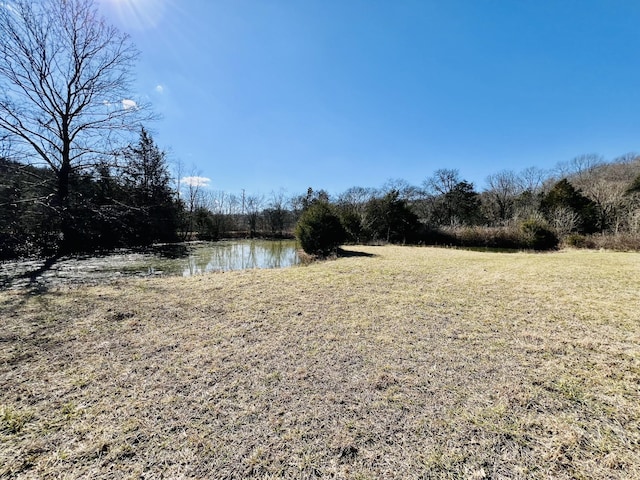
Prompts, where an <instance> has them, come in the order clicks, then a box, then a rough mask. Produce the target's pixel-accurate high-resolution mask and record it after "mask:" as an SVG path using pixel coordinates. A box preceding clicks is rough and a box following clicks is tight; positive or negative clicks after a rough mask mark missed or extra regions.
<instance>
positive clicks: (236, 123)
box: [99, 0, 640, 194]
mask: <svg viewBox="0 0 640 480" xmlns="http://www.w3.org/2000/svg"><path fill="white" fill-rule="evenodd" d="M99 4H100V6H101V9H102V11H103V13H105V15H106V16H107V17H108V19H109V20H110V21H111V22H112V23H114V24H115V25H116V26H118V27H119V28H120V29H121V30H123V31H125V32H127V33H129V34H130V35H131V37H132V40H133V42H134V43H135V45H136V46H137V48H138V49H139V50H140V52H141V56H140V61H139V63H138V65H137V67H136V71H135V73H136V84H135V88H137V89H138V91H137V94H138V96H139V97H140V98H143V99H147V100H149V101H150V102H151V103H152V104H153V107H154V109H155V111H157V112H158V113H159V114H161V116H162V119H161V120H159V121H157V122H155V123H154V124H153V125H150V129H151V130H152V132H153V133H154V138H155V140H156V142H157V143H158V144H159V145H160V146H161V147H162V148H164V149H165V150H167V151H168V152H169V154H170V158H171V160H172V161H180V162H181V163H182V164H183V165H184V170H185V171H187V173H192V172H195V173H197V174H198V175H200V176H203V177H207V178H209V179H211V181H210V187H209V188H212V189H215V190H224V191H227V192H231V193H238V192H240V191H241V190H242V189H245V190H246V191H247V192H248V193H263V194H268V193H269V192H271V191H276V190H280V189H284V190H285V191H286V192H288V193H290V194H295V193H300V192H304V191H306V189H307V187H309V186H311V187H313V188H314V189H320V188H324V189H326V190H328V191H329V192H330V193H332V194H337V193H340V192H342V191H344V190H346V189H347V188H349V187H351V186H365V187H380V186H382V185H383V184H384V183H385V181H386V180H388V179H391V178H402V179H405V180H407V181H408V182H410V183H411V184H415V185H419V184H420V183H422V181H423V180H425V179H426V178H428V177H429V176H431V175H432V174H433V172H434V171H435V170H436V169H439V168H454V169H458V170H459V171H460V174H461V177H462V178H465V179H467V180H469V181H472V182H474V184H475V185H476V187H477V188H478V189H482V188H483V187H484V186H485V178H486V177H487V175H489V174H492V173H496V172H498V171H500V170H504V169H510V170H514V171H516V172H517V171H520V170H522V169H524V168H526V167H530V166H536V167H539V168H543V169H550V168H553V167H554V166H555V165H556V164H557V163H558V162H562V161H568V160H570V159H571V158H573V157H575V156H578V155H580V154H585V153H597V154H600V155H602V156H604V157H605V158H606V159H613V158H614V157H617V156H619V155H623V154H625V153H628V152H632V151H638V150H640V147H639V145H638V140H639V133H640V114H639V110H640V109H639V106H640V80H639V79H640V31H639V30H638V25H640V2H638V1H636V0H628V1H625V0H609V1H606V0H601V1H593V0H575V1H570V0H553V1H545V0H537V1H536V0H438V1H432V0H99Z"/></svg>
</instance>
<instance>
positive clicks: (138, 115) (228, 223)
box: [0, 0, 640, 258]
mask: <svg viewBox="0 0 640 480" xmlns="http://www.w3.org/2000/svg"><path fill="white" fill-rule="evenodd" d="M0 38H2V40H3V41H2V42H0V258H12V257H16V256H29V255H59V254H64V253H74V252H83V251H95V250H100V249H112V248H116V247H130V246H143V245H149V244H151V243H154V242H171V241H176V240H191V239H203V240H213V239H218V238H221V237H225V236H238V235H242V236H250V237H255V236H269V237H283V236H292V235H293V234H294V233H297V234H298V237H299V238H300V239H301V241H302V243H303V246H305V244H306V246H305V249H307V250H308V251H310V252H311V253H319V254H322V255H326V254H328V253H330V251H331V250H335V248H336V245H337V243H340V242H353V243H362V242H397V243H435V244H447V245H470V246H495V247H511V248H552V247H554V246H555V245H557V243H558V242H559V241H561V240H562V241H565V242H567V243H570V244H575V245H585V246H590V245H592V244H593V242H595V241H596V240H594V239H596V238H597V239H600V240H598V241H600V242H601V241H602V240H601V239H602V238H615V239H617V240H616V241H619V239H621V238H622V239H626V240H625V242H622V243H624V245H622V244H619V245H618V246H622V247H624V246H625V245H626V246H627V247H628V246H631V247H633V248H637V247H638V243H639V242H638V240H637V239H638V236H639V233H640V160H639V158H638V157H637V156H635V155H626V156H624V157H621V158H618V159H615V160H613V161H609V162H607V161H605V160H604V159H603V158H601V157H599V156H597V155H582V156H579V157H576V158H575V159H573V160H572V161H570V162H566V163H564V164H562V165H559V166H558V168H557V169H556V170H555V171H554V172H552V173H550V172H544V171H542V170H540V169H537V168H528V169H526V170H523V171H521V172H513V171H508V170H505V171H501V172H498V173H495V174H492V175H490V176H489V177H488V178H487V188H486V189H484V190H483V191H478V190H477V189H476V187H475V186H474V185H473V183H471V182H469V181H467V180H465V179H464V178H463V177H461V175H460V173H459V171H458V170H455V169H449V168H444V169H439V170H436V171H435V172H434V173H433V174H432V175H431V176H430V177H429V178H427V179H425V180H424V181H422V183H421V184H419V185H412V184H410V183H409V182H407V181H405V180H391V181H389V182H387V184H385V185H384V186H382V187H381V188H379V189H373V188H366V187H352V188H349V189H348V190H346V191H345V192H342V193H340V194H338V195H336V196H331V195H329V193H328V192H326V191H323V190H313V189H312V188H309V189H308V190H307V191H306V193H303V194H300V195H293V196H290V197H289V196H287V195H286V194H285V193H284V192H282V191H280V192H274V193H272V194H271V195H269V196H267V197H263V196H260V195H255V194H251V195H247V194H245V193H244V192H242V194H227V193H225V192H212V191H209V190H207V189H204V188H201V187H199V186H198V185H197V184H193V183H188V182H187V183H185V182H182V179H181V178H179V177H180V176H179V175H178V176H177V177H178V178H172V176H171V174H170V171H169V168H168V165H167V158H166V154H165V152H163V151H162V150H161V149H160V148H158V146H157V145H156V143H155V141H154V139H153V138H152V136H151V135H150V133H149V131H148V130H147V129H146V128H145V125H146V124H147V122H149V121H151V120H153V117H154V115H153V113H152V112H151V111H150V109H149V106H148V105H146V104H145V103H144V102H143V101H141V100H140V99H135V98H133V96H132V95H131V90H132V89H131V85H132V70H133V67H134V65H135V61H136V59H137V56H138V52H137V51H136V49H135V48H134V46H133V44H132V43H131V41H130V38H129V37H128V36H127V35H126V34H123V33H121V32H119V31H118V30H117V29H115V28H114V27H112V26H110V25H109V24H108V23H107V22H106V21H105V19H104V18H103V17H102V16H101V15H100V14H99V11H98V4H97V2H96V1H95V0H41V1H39V2H32V1H30V0H12V1H11V2H0ZM174 177H175V175H174ZM296 226H297V228H296ZM318 239H323V240H322V241H321V242H319V241H318ZM327 245H329V246H327Z"/></svg>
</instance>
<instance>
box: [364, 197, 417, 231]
mask: <svg viewBox="0 0 640 480" xmlns="http://www.w3.org/2000/svg"><path fill="white" fill-rule="evenodd" d="M399 197H400V193H399V192H398V191H396V190H392V191H390V192H388V193H387V194H386V195H384V196H383V197H382V198H373V199H371V200H370V201H369V202H368V204H367V207H366V211H365V221H364V228H365V230H366V231H367V233H368V235H369V236H370V237H371V239H372V240H383V241H386V242H392V243H404V242H406V241H410V240H411V238H412V237H414V236H415V235H416V233H417V231H418V228H419V223H418V217H417V216H416V215H415V214H414V213H413V212H412V211H411V209H410V208H409V207H408V205H407V202H406V200H401V199H400V198H399Z"/></svg>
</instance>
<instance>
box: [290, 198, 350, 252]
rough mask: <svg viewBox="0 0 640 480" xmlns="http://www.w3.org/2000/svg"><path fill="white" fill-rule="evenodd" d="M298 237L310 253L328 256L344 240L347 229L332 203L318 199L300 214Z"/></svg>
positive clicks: (297, 228)
mask: <svg viewBox="0 0 640 480" xmlns="http://www.w3.org/2000/svg"><path fill="white" fill-rule="evenodd" d="M296 238H297V239H298V241H299V242H300V246H301V247H302V249H303V250H304V251H305V252H306V253H308V254H309V255H318V256H321V257H326V256H328V255H330V254H331V253H335V252H336V250H337V248H338V246H339V245H341V244H342V243H343V242H344V240H345V231H344V228H343V227H342V224H341V223H340V219H339V218H338V216H337V215H336V214H335V213H334V211H333V208H332V207H331V205H329V204H328V203H326V202H322V201H318V202H314V203H313V204H311V205H310V206H309V207H308V208H307V209H306V210H305V211H304V212H302V215H300V219H299V220H298V223H297V225H296Z"/></svg>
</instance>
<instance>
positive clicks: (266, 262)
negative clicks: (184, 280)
mask: <svg viewBox="0 0 640 480" xmlns="http://www.w3.org/2000/svg"><path fill="white" fill-rule="evenodd" d="M183 262H185V263H183V268H182V275H184V276H191V275H198V274H201V273H205V272H214V271H228V270H245V269H249V268H282V267H288V266H291V265H296V264H298V263H299V262H300V259H299V258H298V254H297V252H296V244H295V242H293V241H288V240H284V241H264V240H243V241H228V242H227V241H225V242H212V243H204V244H196V245H194V246H193V247H192V248H191V249H190V252H189V255H188V257H187V258H185V259H183ZM166 273H177V272H166Z"/></svg>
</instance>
